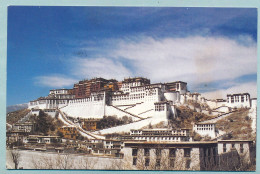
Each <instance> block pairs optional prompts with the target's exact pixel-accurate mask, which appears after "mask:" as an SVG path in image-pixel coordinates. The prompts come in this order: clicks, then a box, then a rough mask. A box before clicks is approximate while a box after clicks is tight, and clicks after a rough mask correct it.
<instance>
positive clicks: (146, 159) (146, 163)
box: [144, 158, 150, 166]
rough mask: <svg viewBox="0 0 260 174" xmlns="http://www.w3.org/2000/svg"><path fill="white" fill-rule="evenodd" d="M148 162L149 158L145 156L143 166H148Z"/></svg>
mask: <svg viewBox="0 0 260 174" xmlns="http://www.w3.org/2000/svg"><path fill="white" fill-rule="evenodd" d="M149 164H150V159H149V158H145V164H144V165H145V166H149Z"/></svg>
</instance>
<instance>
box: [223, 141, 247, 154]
mask: <svg viewBox="0 0 260 174" xmlns="http://www.w3.org/2000/svg"><path fill="white" fill-rule="evenodd" d="M239 147H240V148H239V151H240V153H244V144H243V143H240V145H239ZM231 148H235V143H232V144H231ZM223 152H227V144H226V143H224V144H223Z"/></svg>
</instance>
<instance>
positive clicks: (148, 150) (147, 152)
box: [144, 148, 150, 156]
mask: <svg viewBox="0 0 260 174" xmlns="http://www.w3.org/2000/svg"><path fill="white" fill-rule="evenodd" d="M149 155H150V149H148V148H145V149H144V156H149Z"/></svg>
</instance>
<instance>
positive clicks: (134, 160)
mask: <svg viewBox="0 0 260 174" xmlns="http://www.w3.org/2000/svg"><path fill="white" fill-rule="evenodd" d="M136 162H137V158H136V157H134V158H133V165H134V166H135V165H136Z"/></svg>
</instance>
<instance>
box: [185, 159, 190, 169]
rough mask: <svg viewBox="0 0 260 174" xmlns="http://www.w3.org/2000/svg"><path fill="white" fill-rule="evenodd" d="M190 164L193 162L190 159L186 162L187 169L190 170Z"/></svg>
mask: <svg viewBox="0 0 260 174" xmlns="http://www.w3.org/2000/svg"><path fill="white" fill-rule="evenodd" d="M190 163H191V160H190V159H187V160H186V163H185V165H186V169H189V168H190Z"/></svg>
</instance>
